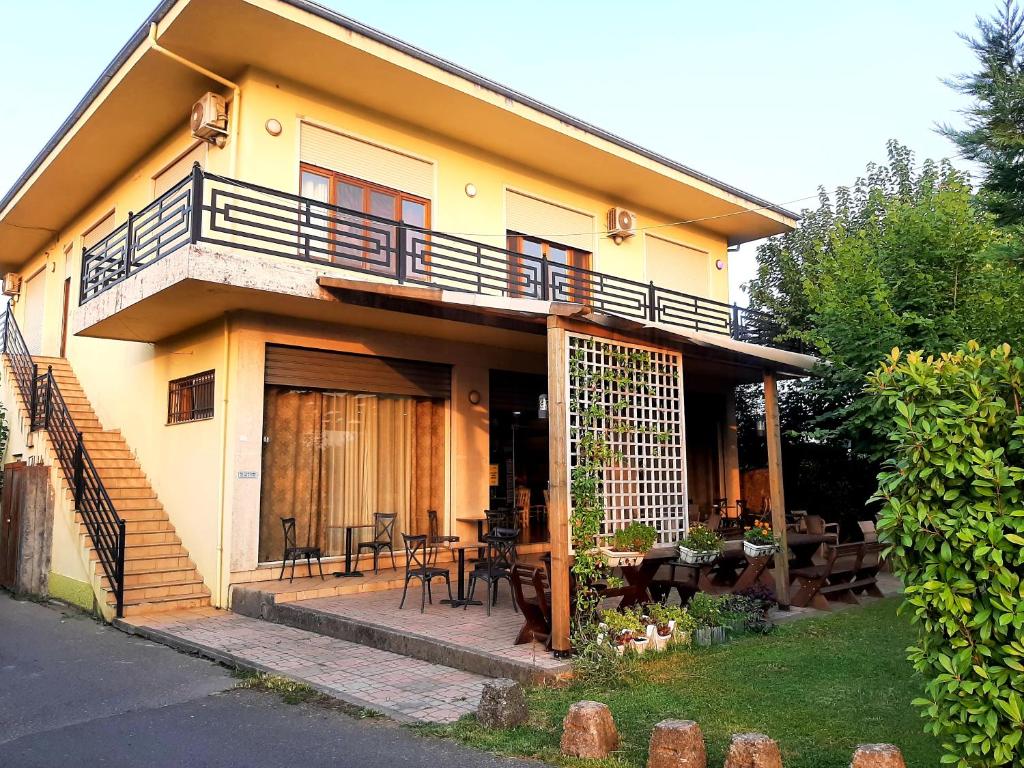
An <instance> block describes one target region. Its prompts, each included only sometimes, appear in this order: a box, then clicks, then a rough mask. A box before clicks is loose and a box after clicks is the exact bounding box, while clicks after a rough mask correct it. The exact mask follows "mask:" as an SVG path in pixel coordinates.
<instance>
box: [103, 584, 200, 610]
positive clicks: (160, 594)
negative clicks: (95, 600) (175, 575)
mask: <svg viewBox="0 0 1024 768" xmlns="http://www.w3.org/2000/svg"><path fill="white" fill-rule="evenodd" d="M209 594H210V593H209V590H207V589H206V587H205V586H203V581H202V579H191V580H186V581H178V582H167V583H165V584H140V585H136V586H131V587H130V586H128V584H127V583H126V584H125V587H124V601H125V603H131V604H137V603H145V602H148V601H150V600H157V599H161V598H182V597H184V598H192V597H200V596H203V597H205V596H208V595H209ZM113 604H114V595H113V593H112V592H108V593H107V605H113Z"/></svg>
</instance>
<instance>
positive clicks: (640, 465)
mask: <svg viewBox="0 0 1024 768" xmlns="http://www.w3.org/2000/svg"><path fill="white" fill-rule="evenodd" d="M568 356H569V370H570V374H569V376H568V387H569V392H568V399H567V403H568V406H569V407H568V409H567V410H568V417H569V430H568V435H569V465H570V467H575V466H576V462H577V456H578V453H579V450H578V449H579V445H580V440H581V439H582V438H583V437H584V433H585V432H586V431H590V432H592V433H593V434H592V436H593V437H596V438H600V439H602V440H603V441H605V443H606V444H607V446H608V447H609V448H610V453H611V455H612V458H611V459H610V460H609V461H608V463H607V464H606V465H605V466H604V467H603V469H602V472H601V487H602V498H603V501H604V526H603V531H602V532H603V533H612V532H613V531H616V530H618V529H620V528H623V527H625V526H626V525H628V524H630V523H632V522H640V523H644V524H647V525H653V526H654V527H655V528H657V530H658V539H659V541H660V542H661V543H663V544H668V543H673V542H675V540H676V539H677V538H678V537H679V535H680V533H681V532H684V531H685V529H686V525H687V512H686V510H687V504H686V457H685V435H684V421H683V392H682V366H681V358H680V355H679V354H678V353H675V352H671V351H668V350H663V349H654V348H648V347H643V346H639V345H633V344H627V343H622V342H618V341H610V340H607V339H600V338H596V337H592V336H582V335H577V334H568ZM588 413H589V416H585V415H586V414H588ZM570 503H571V500H570Z"/></svg>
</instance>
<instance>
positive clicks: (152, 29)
mask: <svg viewBox="0 0 1024 768" xmlns="http://www.w3.org/2000/svg"><path fill="white" fill-rule="evenodd" d="M149 46H150V48H152V49H153V50H154V51H156V52H157V53H162V54H163V55H164V56H167V57H168V58H169V59H172V60H173V61H176V62H178V63H179V64H181V65H182V66H185V67H188V68H189V69H191V70H193V71H195V72H198V73H199V74H201V75H202V76H203V77H208V78H210V79H211V80H213V81H214V82H217V83H220V84H221V85H223V86H226V87H228V88H230V89H231V91H232V97H231V111H230V113H229V115H228V141H229V142H230V143H231V155H230V157H229V163H230V165H229V169H228V176H230V177H231V178H237V175H238V134H239V131H240V129H241V126H240V125H239V123H238V117H239V115H240V114H241V111H242V89H241V88H240V87H239V86H238V84H237V83H234V82H232V81H231V80H228V79H227V78H226V77H221V76H220V75H218V74H216V73H215V72H211V71H210V70H208V69H207V68H206V67H202V66H200V65H199V64H196V63H195V62H193V61H189V60H188V59H186V58H185V57H184V56H179V55H178V54H176V53H175V52H174V51H169V50H167V49H166V48H164V47H163V46H162V45H160V43H158V42H157V39H156V22H155V21H154V22H153V23H152V24H150V25H149Z"/></svg>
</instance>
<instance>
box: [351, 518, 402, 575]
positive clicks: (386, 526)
mask: <svg viewBox="0 0 1024 768" xmlns="http://www.w3.org/2000/svg"><path fill="white" fill-rule="evenodd" d="M397 519H398V515H396V514H395V513H393V512H375V513H374V515H373V540H372V541H363V542H360V543H359V546H358V547H356V552H357V554H358V553H361V552H362V551H363V550H364V549H369V550H371V551H372V552H373V572H374V573H380V569H379V568H378V567H377V566H378V561H379V560H380V553H381V552H383V551H384V550H385V549H386V550H389V551H390V552H391V567H392V568H394V569H395V570H397V569H398V566H397V565H395V521H396V520H397Z"/></svg>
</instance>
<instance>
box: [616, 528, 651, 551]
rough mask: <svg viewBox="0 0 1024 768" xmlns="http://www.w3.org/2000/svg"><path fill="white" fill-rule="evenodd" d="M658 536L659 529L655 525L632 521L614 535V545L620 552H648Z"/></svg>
mask: <svg viewBox="0 0 1024 768" xmlns="http://www.w3.org/2000/svg"><path fill="white" fill-rule="evenodd" d="M657 538H658V531H657V529H656V528H654V526H652V525H644V524H643V523H630V524H629V525H627V526H626V527H625V528H620V529H619V530H617V531H616V532H615V533H614V534H613V535H612V545H613V547H614V548H615V550H616V551H618V552H647V551H649V550H650V549H651V547H653V546H654V542H655V541H656V540H657Z"/></svg>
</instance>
